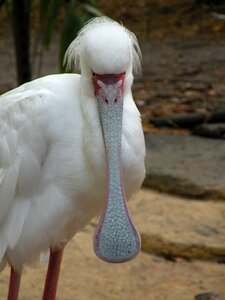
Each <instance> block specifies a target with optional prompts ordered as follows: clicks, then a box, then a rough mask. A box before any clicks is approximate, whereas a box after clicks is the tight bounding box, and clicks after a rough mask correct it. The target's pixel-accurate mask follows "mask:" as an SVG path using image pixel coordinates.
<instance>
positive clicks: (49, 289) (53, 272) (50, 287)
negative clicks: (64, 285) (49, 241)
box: [42, 249, 63, 300]
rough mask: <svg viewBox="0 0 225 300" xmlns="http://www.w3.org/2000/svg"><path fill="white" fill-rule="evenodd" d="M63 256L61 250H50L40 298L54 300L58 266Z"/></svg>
mask: <svg viewBox="0 0 225 300" xmlns="http://www.w3.org/2000/svg"><path fill="white" fill-rule="evenodd" d="M62 256H63V249H62V250H55V251H54V250H52V249H51V250H50V258H49V263H48V272H47V276H46V280H45V288H44V293H43V298H42V300H55V299H56V290H57V283H58V279H59V272H60V266H61V261H62Z"/></svg>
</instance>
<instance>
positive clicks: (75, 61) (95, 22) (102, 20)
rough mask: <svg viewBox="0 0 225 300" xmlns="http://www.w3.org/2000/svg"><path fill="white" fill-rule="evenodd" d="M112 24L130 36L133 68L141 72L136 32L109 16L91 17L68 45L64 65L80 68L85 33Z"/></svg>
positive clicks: (137, 72) (70, 67)
mask: <svg viewBox="0 0 225 300" xmlns="http://www.w3.org/2000/svg"><path fill="white" fill-rule="evenodd" d="M104 24H105V25H109V24H112V25H114V26H118V27H120V28H121V29H122V30H123V31H124V32H125V33H126V34H127V35H128V37H129V39H130V41H131V45H132V68H133V71H134V73H135V74H140V73H141V58H142V56H141V50H140V47H139V45H138V41H137V38H136V36H135V34H134V33H133V32H131V31H129V30H128V29H126V28H125V27H124V26H122V25H120V24H119V23H117V22H116V21H113V20H111V19H110V18H108V17H105V16H104V17H97V18H94V19H91V20H90V21H88V22H87V23H86V25H85V26H84V27H83V28H82V29H81V30H80V31H79V33H78V35H77V37H76V38H75V39H74V40H73V41H72V43H71V44H70V46H69V47H68V49H67V51H66V54H65V57H64V65H66V66H67V69H69V70H71V69H73V68H74V67H75V68H80V55H81V51H82V40H83V37H84V35H85V34H86V33H87V32H88V31H89V30H91V29H93V28H96V27H98V26H102V25H104Z"/></svg>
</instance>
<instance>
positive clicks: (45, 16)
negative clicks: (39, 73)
mask: <svg viewBox="0 0 225 300" xmlns="http://www.w3.org/2000/svg"><path fill="white" fill-rule="evenodd" d="M100 15H101V12H100V11H99V10H98V9H97V6H96V3H95V2H94V1H88V0H83V1H82V0H67V1H66V0H50V1H46V0H40V21H41V24H42V26H41V27H40V30H41V35H42V42H43V44H44V46H46V47H48V46H49V45H50V43H51V41H52V38H53V34H54V31H55V28H56V26H57V24H58V23H59V22H57V21H58V20H59V17H61V18H62V19H63V20H62V21H61V19H60V23H61V29H60V30H61V36H60V45H59V66H60V71H61V72H65V67H64V66H63V57H64V54H65V51H66V49H67V48H68V46H69V44H70V43H71V41H72V40H73V39H74V38H75V37H76V35H77V33H78V31H79V30H80V29H81V28H82V27H83V25H84V24H85V22H86V21H87V20H88V19H90V18H91V17H96V16H100Z"/></svg>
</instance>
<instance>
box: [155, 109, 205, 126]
mask: <svg viewBox="0 0 225 300" xmlns="http://www.w3.org/2000/svg"><path fill="white" fill-rule="evenodd" d="M205 120H206V114H204V113H198V112H193V113H176V114H172V115H169V116H168V115H166V116H164V117H157V118H151V123H152V124H154V125H155V126H157V127H173V128H192V127H194V126H196V125H198V124H201V123H203V122H204V121H205Z"/></svg>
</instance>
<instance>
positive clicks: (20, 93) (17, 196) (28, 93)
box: [0, 85, 48, 262]
mask: <svg viewBox="0 0 225 300" xmlns="http://www.w3.org/2000/svg"><path fill="white" fill-rule="evenodd" d="M47 92H48V91H45V90H40V89H39V90H38V91H37V90H36V89H35V88H34V89H32V88H29V85H28V87H26V85H25V86H22V87H20V88H17V89H15V90H12V91H11V92H9V93H6V94H4V95H3V96H1V97H0V262H1V259H2V257H3V256H4V253H5V251H6V248H7V247H9V248H13V246H14V245H15V243H16V242H17V240H18V238H19V236H20V233H21V230H22V226H23V224H24V221H25V218H26V215H27V212H28V209H29V205H30V199H31V197H32V194H33V193H34V192H35V189H36V188H37V186H38V184H39V181H40V177H41V166H42V163H43V160H44V158H45V154H46V147H47V146H46V137H45V129H44V121H43V120H42V119H43V114H41V111H42V110H43V109H46V107H45V106H46V93H47Z"/></svg>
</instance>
